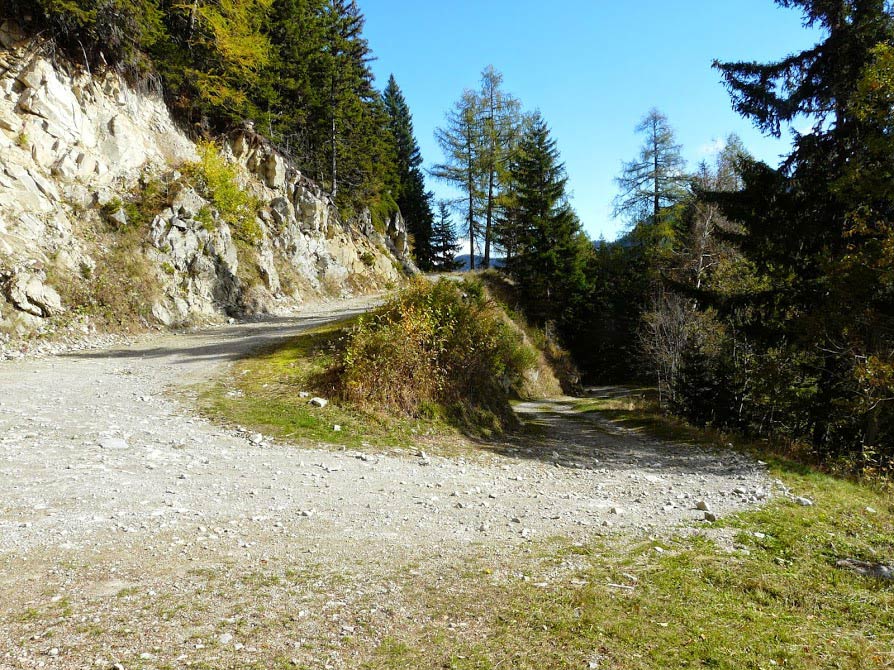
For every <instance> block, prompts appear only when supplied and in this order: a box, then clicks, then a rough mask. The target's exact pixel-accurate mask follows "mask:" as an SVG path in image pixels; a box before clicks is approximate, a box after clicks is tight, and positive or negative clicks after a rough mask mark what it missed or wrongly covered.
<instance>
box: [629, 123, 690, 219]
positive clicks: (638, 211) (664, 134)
mask: <svg viewBox="0 0 894 670" xmlns="http://www.w3.org/2000/svg"><path fill="white" fill-rule="evenodd" d="M636 132H638V133H641V134H643V135H644V136H645V142H644V143H643V146H642V149H640V154H639V156H638V157H637V158H635V159H634V160H632V161H630V162H628V163H624V166H623V169H622V171H621V176H620V177H618V178H617V180H616V181H617V183H618V187H619V188H620V193H619V194H618V197H617V198H616V199H615V215H623V216H626V217H627V218H629V219H630V221H631V222H633V223H639V222H642V221H651V223H652V224H654V225H658V224H659V223H660V218H661V217H660V215H661V210H662V209H663V208H665V207H668V206H670V205H673V204H674V203H676V202H678V201H679V200H680V199H681V198H682V197H683V196H684V195H685V194H686V185H687V183H688V177H687V175H686V174H685V168H686V163H685V161H684V160H683V157H682V155H681V154H680V145H679V144H677V142H676V139H675V137H674V132H673V130H672V129H671V127H670V124H669V123H668V120H667V117H666V116H665V115H664V114H662V113H661V112H659V111H658V110H657V109H652V110H651V111H649V113H648V114H647V115H646V116H645V118H643V120H642V121H641V122H640V124H639V125H638V126H637V128H636Z"/></svg>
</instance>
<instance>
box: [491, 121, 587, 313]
mask: <svg viewBox="0 0 894 670" xmlns="http://www.w3.org/2000/svg"><path fill="white" fill-rule="evenodd" d="M510 171H511V173H512V183H513V185H514V187H515V191H516V198H517V203H518V205H517V206H518V221H517V239H516V253H515V255H514V256H513V257H512V258H511V259H510V260H509V261H508V262H507V263H508V264H507V270H508V272H509V273H510V274H511V275H512V276H513V277H514V278H515V280H516V281H517V282H518V285H519V289H520V293H521V295H522V299H523V301H524V304H525V311H526V312H527V314H528V315H529V316H530V317H531V318H533V319H534V320H535V321H537V322H539V323H546V322H550V321H559V322H560V326H561V322H562V321H563V320H568V319H570V318H573V317H572V315H573V311H574V307H573V305H574V303H575V302H576V301H577V300H578V299H579V297H580V296H581V294H582V292H583V287H584V286H585V284H586V279H585V274H584V269H585V265H586V259H587V253H588V252H589V251H590V249H591V245H590V243H589V241H588V240H587V239H586V236H585V235H584V234H583V232H582V230H581V225H580V221H579V220H578V218H577V215H576V214H575V213H574V211H573V210H572V209H571V205H570V204H569V202H568V197H567V194H566V191H565V188H566V184H567V181H568V180H567V177H566V175H565V168H564V165H563V164H562V163H561V162H560V160H559V150H558V148H557V145H556V141H555V139H553V138H552V137H551V135H550V131H549V127H548V126H547V124H546V121H544V119H543V117H542V116H540V114H539V113H535V114H534V115H533V116H532V117H531V119H530V121H529V123H528V125H527V128H526V129H525V130H524V133H523V135H522V138H521V141H520V143H519V148H518V154H517V158H516V160H515V161H514V162H513V164H512V165H511V167H510Z"/></svg>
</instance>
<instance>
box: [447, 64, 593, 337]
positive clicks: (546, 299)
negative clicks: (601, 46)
mask: <svg viewBox="0 0 894 670" xmlns="http://www.w3.org/2000/svg"><path fill="white" fill-rule="evenodd" d="M436 137H437V140H438V142H439V144H440V145H441V148H442V150H443V153H444V160H443V162H442V163H440V164H438V165H436V166H435V167H434V168H433V169H432V174H433V175H434V176H435V177H437V178H439V179H442V180H444V181H446V182H448V183H450V184H452V185H453V186H455V187H456V188H457V190H458V191H459V192H460V193H462V195H461V196H460V197H458V198H457V199H456V200H454V201H453V202H452V203H451V204H452V208H453V210H454V211H455V212H459V214H460V216H461V218H462V225H461V229H462V231H463V235H464V236H465V237H466V239H467V240H468V241H469V244H470V247H471V249H470V252H471V255H470V258H471V260H470V266H471V269H476V268H488V267H490V266H491V263H492V261H493V260H494V259H495V258H496V255H497V254H499V255H500V260H501V267H502V268H503V269H504V270H505V271H506V272H507V273H508V274H509V275H510V276H511V277H513V278H514V279H515V280H516V284H517V287H518V295H519V298H520V300H521V301H522V304H521V305H519V306H520V307H522V308H523V309H524V311H525V312H526V314H527V316H528V318H529V319H530V320H531V321H532V322H533V323H535V324H537V325H539V326H545V327H546V329H547V331H548V332H550V333H552V334H554V335H555V336H556V337H557V338H560V339H562V340H563V341H564V342H566V343H568V344H570V345H571V346H572V347H573V348H577V345H578V344H580V345H581V347H582V346H583V341H585V340H586V339H587V333H586V330H585V329H584V328H582V327H581V324H582V320H581V315H582V313H583V311H584V309H585V302H586V300H587V299H588V296H589V294H590V293H591V292H592V291H591V288H590V283H589V277H588V268H589V266H590V265H591V263H592V259H593V257H594V248H593V245H592V244H591V243H590V241H589V239H588V238H587V236H586V234H585V233H584V232H583V228H582V226H581V223H580V220H579V219H578V217H577V214H576V213H575V212H574V210H573V209H572V207H571V204H570V202H569V198H568V194H567V190H566V186H567V181H568V179H567V175H566V172H565V166H564V164H563V163H562V161H561V156H560V153H559V150H558V147H557V143H556V140H555V139H554V138H553V137H552V134H551V132H550V129H549V125H548V124H547V122H546V120H545V119H544V118H543V116H542V115H541V114H540V113H539V112H537V111H535V112H529V111H525V110H524V109H523V107H522V103H521V101H519V100H518V99H517V98H516V97H515V96H513V95H512V94H511V93H509V92H508V91H506V90H505V89H504V88H503V77H502V75H501V74H500V73H499V72H497V71H496V70H495V69H494V68H493V67H487V68H485V70H484V71H483V73H482V76H481V84H480V88H478V89H477V90H472V89H468V90H466V91H464V92H463V94H462V96H461V97H460V99H459V100H458V101H457V102H456V104H455V105H454V107H453V109H451V110H450V111H449V112H448V114H447V118H446V123H445V125H444V127H443V128H441V129H439V130H438V131H437V132H436ZM442 206H443V207H444V208H446V203H445V204H444V205H442ZM442 211H443V210H442Z"/></svg>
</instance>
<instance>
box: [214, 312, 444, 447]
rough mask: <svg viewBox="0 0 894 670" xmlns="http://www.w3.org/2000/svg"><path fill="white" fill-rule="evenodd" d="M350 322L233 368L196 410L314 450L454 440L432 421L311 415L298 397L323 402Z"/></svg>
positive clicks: (332, 412) (332, 409)
mask: <svg viewBox="0 0 894 670" xmlns="http://www.w3.org/2000/svg"><path fill="white" fill-rule="evenodd" d="M355 321H356V320H355V319H351V320H348V321H341V322H337V323H332V324H328V325H324V326H320V327H318V328H315V329H313V330H309V331H307V332H305V333H302V334H301V335H299V336H297V337H295V338H293V339H290V340H288V341H287V342H285V343H283V344H280V345H277V346H276V347H273V348H271V349H268V350H266V351H263V352H261V353H260V354H259V355H257V356H253V357H251V358H247V359H244V360H242V361H238V362H237V363H235V364H234V365H233V366H232V368H231V369H230V372H229V374H228V375H227V377H226V378H225V379H222V380H221V381H219V382H218V383H216V384H215V385H213V386H212V387H211V388H209V389H207V390H205V391H203V392H202V393H201V394H200V396H199V403H200V407H201V408H202V410H203V411H204V412H205V413H206V414H208V415H209V416H211V417H212V418H214V419H216V420H219V421H224V422H226V423H230V424H236V425H240V426H244V427H246V428H249V429H251V430H257V431H259V432H262V433H264V434H265V435H270V436H272V437H275V438H278V439H283V440H287V441H292V442H296V443H306V442H314V443H317V445H320V446H324V445H334V446H344V447H350V448H354V449H360V448H365V447H369V445H370V444H371V443H372V444H375V445H376V447H384V448H387V447H409V446H411V445H414V444H417V443H419V442H420V440H423V441H424V439H425V438H426V437H427V436H432V435H441V436H446V435H449V434H455V431H451V430H450V429H449V426H447V424H446V423H444V422H442V421H440V420H438V419H437V417H434V418H431V419H429V420H424V421H423V420H414V419H409V418H395V417H390V416H386V415H382V414H378V413H374V412H369V411H362V410H359V409H357V408H354V407H350V406H347V405H345V406H343V405H340V404H338V403H334V402H333V403H330V404H329V405H327V406H326V407H324V408H317V407H312V406H311V405H310V403H309V398H302V397H300V395H299V394H300V393H302V392H305V393H309V394H311V395H312V396H313V395H317V394H320V395H324V394H325V391H326V389H325V388H324V385H325V383H324V379H325V375H326V373H327V371H328V369H329V368H330V367H331V366H332V365H333V364H334V363H335V360H336V355H337V354H336V351H337V346H338V343H339V341H340V340H341V339H342V338H343V337H344V336H345V333H346V331H347V329H348V328H350V327H351V326H352V325H353V324H354V323H355ZM334 426H340V427H341V430H339V431H336V430H334Z"/></svg>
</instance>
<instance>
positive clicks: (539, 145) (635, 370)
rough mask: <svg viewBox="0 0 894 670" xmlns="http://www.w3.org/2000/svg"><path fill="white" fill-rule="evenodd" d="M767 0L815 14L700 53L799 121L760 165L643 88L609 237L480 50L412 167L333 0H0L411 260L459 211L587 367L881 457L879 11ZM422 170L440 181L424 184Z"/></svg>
mask: <svg viewBox="0 0 894 670" xmlns="http://www.w3.org/2000/svg"><path fill="white" fill-rule="evenodd" d="M776 2H777V4H778V5H779V6H780V7H781V8H787V9H791V8H794V9H797V10H799V11H800V12H802V14H803V19H804V22H805V25H807V26H810V27H813V28H816V29H819V30H820V31H821V33H822V35H823V37H822V40H821V41H820V42H819V43H817V44H816V45H815V46H814V47H812V48H809V49H807V50H804V51H801V52H796V53H792V54H789V55H783V56H782V57H781V60H778V61H774V62H767V63H756V62H715V63H714V68H715V70H716V73H717V75H718V78H719V79H720V80H721V81H722V82H723V84H724V85H725V86H726V88H727V89H728V91H729V95H730V99H731V104H732V106H733V107H734V109H735V110H736V111H737V112H738V113H739V114H741V115H742V116H743V117H745V118H747V119H749V120H750V121H752V122H753V123H754V124H755V125H756V126H757V127H758V128H759V129H760V130H761V131H762V132H764V133H767V134H769V135H773V136H780V135H781V134H782V133H784V132H789V131H788V129H789V127H790V126H789V124H790V123H792V122H793V121H795V120H804V119H806V120H807V121H809V123H810V130H809V131H807V132H803V133H797V132H793V136H792V143H791V147H790V150H789V152H788V155H787V156H786V157H785V159H784V160H783V161H782V162H781V163H780V164H779V165H769V164H767V163H766V162H762V161H760V160H757V159H755V158H753V157H752V156H751V155H750V154H749V151H748V147H747V146H745V145H744V144H743V143H742V141H741V140H739V139H738V138H737V137H735V136H730V137H729V138H728V139H727V141H726V143H725V147H724V149H723V150H722V151H721V152H720V153H719V155H718V157H717V159H716V161H712V162H703V163H702V164H699V165H698V166H696V168H695V170H688V169H687V166H686V164H685V162H684V160H683V158H682V148H681V146H680V144H679V142H678V141H677V139H676V137H675V134H674V130H673V124H672V122H671V120H670V119H668V118H667V117H666V116H665V115H664V114H663V113H662V112H661V111H659V109H652V110H650V111H648V112H647V113H646V114H645V116H644V117H643V118H642V120H641V121H640V123H639V125H637V126H636V132H637V133H638V134H639V135H640V136H641V138H642V148H641V150H640V152H639V153H638V155H636V156H633V157H631V159H630V160H629V161H628V162H627V163H625V164H624V166H623V168H622V170H621V172H620V174H619V175H618V177H617V187H618V196H617V198H616V201H615V214H616V215H617V216H619V217H623V218H624V220H625V221H626V222H627V229H626V233H625V234H624V235H623V236H622V237H621V238H620V239H618V240H616V241H613V242H607V241H604V240H598V241H594V240H590V239H589V238H588V237H587V235H586V234H585V232H584V228H583V225H582V223H581V221H580V220H579V218H578V216H577V214H576V213H575V211H574V209H573V208H572V205H571V202H570V198H569V195H568V192H567V175H566V174H565V169H564V166H563V163H562V159H561V155H560V152H559V148H558V145H557V142H556V140H555V138H554V137H553V135H552V133H551V130H550V125H549V123H548V120H547V119H545V118H543V116H542V115H541V114H540V113H539V112H537V111H527V110H525V108H524V106H523V104H522V102H521V101H520V100H519V99H517V98H516V97H515V96H513V95H512V94H511V93H510V92H509V91H507V90H506V89H505V87H504V83H503V80H502V76H501V75H500V73H499V71H498V70H497V69H495V68H494V67H490V66H489V67H486V68H485V69H484V70H483V72H482V75H481V80H480V82H479V83H478V85H477V86H476V87H475V88H470V89H468V90H466V91H464V92H463V93H462V94H461V96H460V97H459V99H458V100H457V102H456V104H455V105H454V107H453V108H452V109H450V110H448V111H447V113H446V117H445V120H444V123H443V126H442V127H441V128H440V129H439V130H438V132H437V140H438V143H439V145H440V147H441V149H442V151H443V156H442V157H441V158H440V159H439V162H437V163H436V164H435V166H434V167H433V168H432V169H431V170H430V172H426V171H425V170H424V169H423V160H422V156H421V155H420V150H419V145H418V142H417V139H416V137H415V134H414V128H413V122H412V114H411V111H410V109H409V106H408V104H407V102H406V100H405V98H404V95H403V93H402V91H401V89H400V87H399V85H398V83H397V81H396V80H395V79H394V78H393V77H392V78H391V79H390V80H389V81H388V83H387V85H386V86H385V87H384V90H381V91H380V90H379V89H378V88H377V87H376V82H375V80H374V77H373V74H372V71H371V69H370V62H371V60H372V59H373V58H374V54H373V52H372V49H371V47H370V45H369V44H368V42H367V40H366V38H365V37H364V32H363V29H364V16H363V13H362V11H361V9H360V7H359V6H358V5H357V3H356V2H353V1H349V0H218V1H215V2H211V1H209V0H194V1H192V2H181V1H174V0H4V2H3V5H4V7H3V10H4V12H3V13H4V14H7V15H9V14H11V15H13V16H15V17H17V18H18V20H19V21H20V22H21V23H22V25H24V26H25V27H28V26H31V27H35V26H39V27H40V34H41V35H45V36H46V37H48V38H51V39H52V44H54V45H58V46H59V48H61V49H62V50H64V52H65V54H66V55H67V56H68V57H69V58H70V59H71V60H72V61H73V62H74V63H77V64H79V65H81V66H83V67H85V68H102V67H113V68H116V69H118V70H120V71H121V72H123V73H125V74H126V76H128V77H129V78H130V79H131V80H132V81H133V82H135V83H137V84H139V85H140V86H144V87H147V88H153V87H154V88H156V89H159V90H163V91H164V95H165V96H166V99H167V101H168V103H169V105H170V107H171V109H172V110H174V111H175V112H176V114H177V116H178V117H179V119H181V121H182V122H183V123H184V125H186V126H187V127H188V128H189V129H190V130H191V132H193V133H194V134H196V135H197V136H203V135H204V136H209V137H210V136H213V135H214V134H215V133H220V132H224V131H226V130H228V129H230V128H232V127H234V126H238V125H240V124H245V123H246V122H251V123H252V124H253V126H254V128H255V130H256V131H257V132H259V133H261V134H263V135H265V136H267V137H268V139H269V140H270V141H272V142H273V143H274V144H275V145H276V146H277V147H279V148H281V150H282V151H284V152H285V153H287V154H288V155H289V156H291V157H293V159H294V160H295V162H296V163H297V164H298V165H299V166H300V167H301V169H302V170H303V171H305V172H306V174H307V175H308V176H309V177H312V178H313V179H315V180H317V181H319V182H320V183H321V184H322V185H323V186H324V187H325V188H326V189H328V190H329V191H330V192H331V194H332V195H333V197H334V198H335V200H336V202H337V203H338V205H339V207H340V209H341V210H342V211H343V212H344V214H345V216H346V217H349V216H351V215H352V214H353V213H355V212H357V211H358V210H359V208H360V207H361V206H369V207H370V209H371V211H372V212H373V217H374V220H377V221H382V220H384V219H386V218H387V217H388V216H390V215H391V214H393V213H394V212H396V211H398V210H400V211H401V212H402V213H403V215H404V217H405V218H406V220H407V222H408V226H409V229H410V232H411V233H412V236H413V246H414V254H415V259H416V262H417V264H418V266H419V267H420V268H421V269H422V270H425V271H430V270H451V269H453V268H454V256H455V254H456V253H457V251H458V249H459V243H458V238H460V237H461V238H465V239H467V240H468V241H469V244H470V246H471V266H472V269H475V268H488V267H490V266H491V265H492V264H494V260H495V259H496V258H498V257H499V258H500V259H501V265H502V266H503V271H504V272H505V273H507V275H508V276H509V277H510V278H512V279H513V280H514V282H515V283H516V285H517V287H518V295H519V300H520V303H521V304H520V306H521V308H522V309H523V310H524V312H525V314H526V316H527V318H528V319H529V320H530V321H531V322H532V323H534V324H536V325H539V326H541V327H543V328H545V329H546V331H547V332H548V333H550V334H551V335H552V336H553V337H555V338H556V339H557V340H558V341H559V342H561V343H562V344H563V345H564V346H566V347H567V348H568V349H569V350H570V352H571V353H572V354H573V356H574V358H575V360H576V361H577V364H578V366H579V367H580V368H581V370H582V372H583V373H584V377H585V380H586V381H588V382H593V383H598V382H612V383H618V382H623V383H633V382H642V383H647V384H650V385H657V387H658V389H659V393H660V397H661V402H662V405H663V406H664V408H665V409H666V411H668V412H671V413H674V414H677V415H679V416H681V417H684V418H685V419H687V420H688V421H690V422H692V423H694V424H696V425H702V426H711V427H714V428H718V429H722V430H730V431H737V432H740V433H742V434H745V435H749V436H753V437H757V438H766V439H772V440H776V441H780V442H781V443H785V444H789V445H793V446H797V448H798V449H804V450H806V451H807V452H809V454H810V455H811V457H812V458H814V459H815V460H817V461H821V462H828V463H841V464H846V465H847V466H848V467H850V468H853V469H855V470H859V471H862V472H873V473H881V474H884V473H889V472H890V469H891V468H892V467H894V111H892V110H894V107H892V105H894V16H892V11H891V8H890V7H889V5H888V3H887V2H885V1H884V0H776ZM35 32H37V30H36V28H35ZM782 53H783V54H784V53H785V49H784V47H783V49H782ZM635 123H636V120H635V119H632V120H631V126H633V125H634V124H635ZM427 179H429V180H440V181H442V182H444V183H447V184H451V185H453V186H454V187H455V188H456V190H457V192H458V193H460V194H461V196H460V197H457V198H456V199H455V200H453V201H449V202H447V201H443V202H435V199H434V196H433V195H432V193H431V191H430V190H429V188H428V185H427V181H426V180H427ZM454 219H455V221H454Z"/></svg>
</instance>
